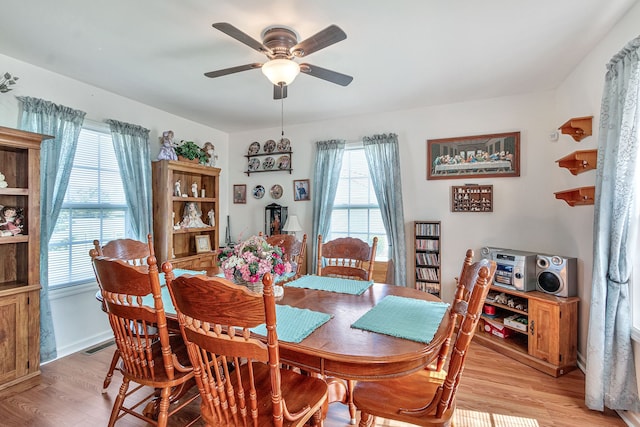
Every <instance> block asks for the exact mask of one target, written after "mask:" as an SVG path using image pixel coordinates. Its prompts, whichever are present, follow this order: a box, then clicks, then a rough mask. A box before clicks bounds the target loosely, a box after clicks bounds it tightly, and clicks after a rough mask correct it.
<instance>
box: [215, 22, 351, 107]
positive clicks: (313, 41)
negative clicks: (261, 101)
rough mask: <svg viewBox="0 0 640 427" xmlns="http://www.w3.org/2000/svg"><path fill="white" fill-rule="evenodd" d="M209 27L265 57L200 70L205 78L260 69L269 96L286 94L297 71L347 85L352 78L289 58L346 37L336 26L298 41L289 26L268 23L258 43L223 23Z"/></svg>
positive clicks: (308, 52) (280, 97)
mask: <svg viewBox="0 0 640 427" xmlns="http://www.w3.org/2000/svg"><path fill="white" fill-rule="evenodd" d="M213 28H216V29H218V30H220V31H222V32H223V33H225V34H226V35H228V36H230V37H233V38H234V39H236V40H238V41H239V42H241V43H244V44H246V45H247V46H249V47H250V48H252V49H255V50H257V51H258V52H260V53H263V54H265V55H266V56H267V58H269V60H268V61H267V62H265V63H259V62H254V63H252V64H245V65H239V66H237V67H231V68H225V69H222V70H217V71H209V72H208V73H204V75H205V76H207V77H211V78H214V77H221V76H226V75H227V74H233V73H238V72H240V71H247V70H253V69H256V68H261V69H262V72H263V73H264V74H265V75H266V76H267V78H268V79H269V80H270V81H271V82H272V83H273V85H274V88H273V99H282V98H286V97H287V86H288V85H289V84H290V83H291V82H292V81H293V80H294V79H295V78H296V76H297V75H298V73H304V74H308V75H310V76H313V77H317V78H319V79H322V80H326V81H328V82H331V83H335V84H338V85H341V86H347V85H348V84H349V83H351V81H352V80H353V77H351V76H348V75H346V74H342V73H338V72H336V71H332V70H328V69H326V68H322V67H318V66H316V65H311V64H308V63H302V64H298V63H297V62H295V61H294V60H293V58H302V57H305V56H309V55H311V54H312V53H314V52H317V51H319V50H320V49H324V48H325V47H327V46H331V45H332V44H334V43H337V42H339V41H342V40H344V39H346V38H347V35H346V34H345V32H344V31H342V30H341V29H340V27H338V26H337V25H330V26H328V27H327V28H325V29H324V30H322V31H320V32H318V33H317V34H315V35H313V36H311V37H309V38H307V39H305V40H302V41H301V42H298V36H297V35H296V33H295V32H294V31H293V30H291V29H290V28H286V27H284V26H281V25H279V26H272V27H268V28H267V29H265V30H264V31H263V32H262V43H260V42H259V41H257V40H256V39H254V38H253V37H251V36H249V35H247V34H246V33H244V32H242V31H241V30H239V29H238V28H236V27H234V26H233V25H231V24H229V23H227V22H218V23H215V24H213Z"/></svg>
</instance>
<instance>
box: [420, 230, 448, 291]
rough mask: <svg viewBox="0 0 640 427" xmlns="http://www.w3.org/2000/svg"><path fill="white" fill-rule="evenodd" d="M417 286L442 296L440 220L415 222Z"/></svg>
mask: <svg viewBox="0 0 640 427" xmlns="http://www.w3.org/2000/svg"><path fill="white" fill-rule="evenodd" d="M413 232H414V233H413V241H414V252H415V258H414V260H415V288H416V289H419V290H421V291H424V292H429V293H431V294H434V295H437V296H440V277H441V275H440V260H441V255H442V254H441V253H440V250H441V248H440V221H415V222H414V223H413Z"/></svg>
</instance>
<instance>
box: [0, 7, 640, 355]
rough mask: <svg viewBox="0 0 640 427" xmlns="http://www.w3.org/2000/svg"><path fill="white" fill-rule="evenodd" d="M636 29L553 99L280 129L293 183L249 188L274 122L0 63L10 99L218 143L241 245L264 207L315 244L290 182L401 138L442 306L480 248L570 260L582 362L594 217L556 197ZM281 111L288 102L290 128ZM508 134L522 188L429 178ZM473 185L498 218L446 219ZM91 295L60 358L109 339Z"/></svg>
mask: <svg viewBox="0 0 640 427" xmlns="http://www.w3.org/2000/svg"><path fill="white" fill-rule="evenodd" d="M637 22H640V6H635V7H634V8H633V9H632V10H631V11H630V12H629V13H628V14H627V16H626V17H625V18H623V19H622V20H621V22H620V23H619V24H618V25H617V26H616V27H615V28H614V29H613V31H612V32H611V33H610V34H609V35H608V36H607V37H606V38H605V39H604V40H603V41H602V42H601V43H600V44H599V45H598V46H597V48H596V49H594V51H593V52H592V53H591V54H590V55H588V57H587V58H585V60H584V61H583V63H582V64H580V66H579V67H578V68H577V69H576V70H575V71H574V72H573V73H572V74H571V75H570V76H568V78H567V80H566V81H565V83H564V84H563V85H562V86H561V87H560V88H559V89H558V90H557V91H550V92H545V93H535V94H523V95H519V96H512V97H505V98H498V99H488V100H482V101H474V102H467V103H460V104H451V105H441V106H436V107H428V108H421V109H415V110H408V111H396V112H389V113H386V114H377V115H367V116H359V117H351V118H348V119H341V120H333V121H326V122H316V123H309V124H306V125H298V126H287V125H286V124H285V136H286V137H288V138H289V139H291V141H292V149H293V151H294V153H293V156H292V166H293V173H292V174H288V173H286V172H274V173H259V174H253V175H251V176H250V177H248V176H247V175H246V174H244V171H245V170H246V167H247V160H246V157H244V155H245V154H246V152H247V149H248V147H249V144H250V143H251V142H252V141H259V142H260V143H261V144H262V143H263V142H264V141H266V140H267V139H275V140H277V139H279V137H280V124H279V123H274V127H273V128H271V129H262V130H258V131H252V132H243V133H235V134H232V135H230V136H227V135H225V134H224V133H222V132H219V131H216V130H215V129H210V128H207V127H204V126H202V125H198V124H196V123H193V122H190V121H189V120H186V119H182V118H179V117H176V116H173V115H170V114H167V113H164V112H162V111H160V110H158V109H156V108H152V107H148V106H144V105H141V104H139V103H136V102H133V101H131V100H128V99H126V98H123V97H120V96H118V95H114V94H110V93H107V92H104V91H102V90H100V89H98V88H95V87H91V86H87V85H85V84H83V83H80V82H76V81H72V80H69V79H66V78H64V77H61V76H59V75H56V74H53V73H50V72H48V71H46V70H43V69H40V68H37V67H33V66H31V65H28V64H25V63H22V62H19V61H15V60H13V59H12V58H8V57H4V56H1V55H0V60H2V62H3V63H4V67H5V68H6V70H7V71H10V72H11V73H13V74H15V75H18V76H20V81H19V84H18V85H16V90H15V91H14V92H13V94H16V95H29V96H35V97H39V98H44V99H48V100H50V101H53V102H56V103H60V104H64V105H67V106H70V107H73V108H78V109H81V110H84V111H87V113H88V114H87V118H89V119H93V120H97V121H100V120H102V119H105V118H114V119H118V120H123V121H127V122H131V123H137V124H140V125H142V126H145V127H147V128H149V129H151V130H152V131H151V139H152V141H157V136H158V135H159V134H160V133H161V132H162V131H163V130H166V129H173V130H174V132H175V133H176V138H177V139H193V140H195V141H196V142H198V143H200V144H202V143H203V142H204V141H212V142H214V144H215V145H216V148H217V151H218V154H219V156H220V159H219V160H220V163H219V166H220V167H221V168H222V171H223V173H222V177H221V196H222V197H221V199H222V201H223V203H222V206H221V208H222V209H221V212H220V220H221V222H223V224H224V221H226V215H227V214H229V215H230V217H231V229H232V238H233V239H234V240H237V239H238V238H239V236H241V237H246V236H248V235H251V234H254V233H256V232H258V231H261V230H263V228H264V207H265V206H266V205H267V204H269V203H273V202H277V203H279V204H281V205H284V206H288V207H289V214H290V215H291V214H296V215H298V217H299V219H300V221H301V223H302V226H303V228H304V229H305V232H306V233H307V234H309V238H308V240H309V241H310V242H311V244H312V243H313V242H314V236H310V233H311V216H312V202H308V201H305V202H294V201H293V196H292V194H293V180H294V179H312V173H313V161H314V148H315V147H314V143H315V142H316V141H319V140H325V139H333V138H341V139H346V140H347V141H356V140H359V139H360V138H362V137H363V136H367V135H373V134H376V133H388V132H395V133H397V134H398V138H399V141H400V147H401V148H400V157H401V160H400V161H401V164H400V167H401V172H402V181H403V187H404V190H403V193H404V205H405V206H404V214H405V221H406V226H405V230H406V234H407V242H406V243H407V247H408V248H409V251H408V252H409V260H408V266H412V265H413V260H412V256H411V248H412V236H413V230H412V225H411V222H412V221H414V220H439V221H442V253H443V260H442V262H443V264H442V275H443V297H444V298H445V299H447V300H449V299H451V298H452V292H453V287H454V277H455V276H456V275H457V274H458V271H459V268H460V262H461V259H462V257H463V254H464V251H465V250H466V249H467V248H472V249H474V250H476V251H478V250H479V249H480V248H481V247H482V246H485V245H494V246H501V247H510V248H514V249H523V250H531V251H540V252H551V253H557V254H562V255H567V256H575V257H577V258H578V259H579V260H580V261H579V264H578V270H579V275H578V277H579V285H578V289H579V291H578V293H579V296H580V297H581V298H582V303H581V304H580V326H579V327H580V331H579V351H580V352H581V353H582V352H583V349H584V348H585V345H586V331H587V321H588V300H589V296H590V292H589V288H590V280H591V263H592V255H591V251H592V223H593V206H578V207H573V208H571V207H569V206H568V205H567V204H566V203H565V202H564V201H561V200H557V199H555V197H554V194H553V193H554V192H556V191H560V190H564V189H569V188H574V187H579V186H583V185H593V182H594V172H587V173H585V174H582V175H579V176H573V175H571V174H570V173H569V172H568V171H566V170H564V169H560V168H559V167H558V166H557V164H556V160H557V159H559V158H561V157H563V156H564V155H566V154H568V153H570V152H572V151H574V150H576V149H585V148H595V147H596V145H597V124H598V115H599V103H600V96H601V91H602V82H603V79H604V73H605V69H604V65H605V64H606V62H608V60H609V58H610V57H611V56H612V55H613V54H614V53H616V52H617V51H618V50H619V49H620V48H621V47H622V46H623V45H624V44H625V43H626V42H627V41H629V40H630V39H632V38H633V37H635V36H636V35H637V25H635V23H637ZM390 90H391V89H390ZM380 102H382V103H384V97H381V99H380ZM286 109H287V106H286V100H285V123H286ZM584 115H593V116H594V136H591V137H588V138H586V139H584V140H583V141H582V142H580V143H575V142H574V141H573V139H571V138H570V137H569V136H567V135H561V136H560V138H559V140H558V141H557V142H551V141H550V140H549V137H548V136H549V134H550V133H551V132H552V131H554V130H555V129H557V128H558V127H559V126H560V125H561V124H562V123H564V122H565V121H566V120H567V119H569V118H571V117H576V116H584ZM16 123H17V102H16V101H15V99H13V97H11V96H7V95H6V94H5V95H3V96H0V125H4V126H9V127H15V126H16ZM508 131H520V132H521V147H520V149H521V153H520V157H521V165H520V177H517V178H485V179H459V180H436V181H429V180H427V179H426V140H427V139H433V138H444V137H455V136H464V135H478V134H484V133H497V132H508ZM158 150H159V146H157V149H156V150H155V151H154V153H153V156H154V157H155V155H156V153H157V152H158ZM467 182H472V183H478V184H492V185H493V186H494V209H493V212H491V213H451V212H450V188H451V186H453V185H460V184H463V183H467ZM233 184H246V185H247V193H248V194H247V204H242V205H240V204H237V205H236V204H231V203H230V202H229V200H230V199H231V189H232V186H233ZM258 184H261V185H263V186H264V187H265V188H266V189H267V191H268V190H269V188H271V186H272V185H274V184H280V185H282V186H283V188H284V189H285V193H284V196H283V197H282V198H281V199H279V200H277V201H274V200H273V199H271V198H270V196H269V194H268V193H267V195H266V196H265V197H264V198H263V199H261V200H255V199H253V197H252V196H251V193H250V191H251V189H252V188H253V187H254V186H255V185H258ZM314 194H315V188H313V187H312V188H311V199H312V200H313V198H314ZM222 231H223V232H224V229H223V230H222ZM222 234H224V233H222ZM409 277H411V275H409ZM94 294H95V288H91V290H90V291H87V292H84V293H83V294H82V295H81V296H66V297H64V298H57V299H56V297H55V296H54V299H53V301H52V307H53V311H54V316H55V317H56V320H55V324H56V334H57V338H58V347H59V349H60V353H61V354H66V353H68V352H69V351H73V350H74V349H76V348H79V347H81V346H83V345H85V344H86V343H87V341H88V340H90V339H89V338H87V337H96V339H98V337H101V336H103V335H104V334H105V331H106V332H108V328H107V327H106V322H105V321H104V320H105V319H104V315H103V314H102V313H101V312H100V311H99V310H98V307H97V304H96V302H95V300H94ZM80 307H90V308H89V309H88V310H87V313H79V314H82V319H80V318H79V317H77V316H75V314H78V312H80V311H81V309H80ZM94 308H95V310H94ZM85 316H93V319H92V321H93V322H95V324H94V323H92V322H91V321H87V320H86V317H85ZM76 318H77V320H76ZM81 323H85V330H80V329H79V328H78V327H77V325H78V324H81ZM107 336H108V333H107Z"/></svg>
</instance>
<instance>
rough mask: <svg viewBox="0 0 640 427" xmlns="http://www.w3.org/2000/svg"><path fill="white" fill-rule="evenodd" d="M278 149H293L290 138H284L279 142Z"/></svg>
mask: <svg viewBox="0 0 640 427" xmlns="http://www.w3.org/2000/svg"><path fill="white" fill-rule="evenodd" d="M278 151H291V141H289V138H282V139H281V140H280V142H278Z"/></svg>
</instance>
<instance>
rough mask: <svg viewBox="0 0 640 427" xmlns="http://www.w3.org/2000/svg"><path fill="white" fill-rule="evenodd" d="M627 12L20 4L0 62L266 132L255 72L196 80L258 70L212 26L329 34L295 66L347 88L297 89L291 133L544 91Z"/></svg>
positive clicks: (301, 82) (427, 1)
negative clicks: (344, 79) (326, 42)
mask: <svg viewBox="0 0 640 427" xmlns="http://www.w3.org/2000/svg"><path fill="white" fill-rule="evenodd" d="M635 3H636V0H536V1H533V0H530V1H514V0H449V1H445V0H396V1H394V2H392V1H388V0H322V1H318V0H315V1H313V0H298V1H295V0H272V1H265V0H236V1H212V0H180V1H170V0H133V1H132V0H110V1H81V0H55V1H51V0H29V1H26V0H23V1H14V2H11V3H10V4H6V5H5V6H4V7H3V8H2V13H0V53H2V54H5V55H7V56H10V57H13V58H16V59H19V60H22V61H24V62H28V63H31V64H34V65H36V66H39V67H42V68H46V69H48V70H51V71H53V72H56V73H59V74H62V75H65V76H68V77H71V78H73V79H76V80H79V81H82V82H85V83H88V84H91V85H94V86H97V87H100V88H102V89H105V90H108V91H110V92H114V93H117V94H119V95H122V96H125V97H127V98H130V99H134V100H137V101H139V102H142V103H145V104H148V105H151V106H154V107H156V108H159V109H162V110H165V111H167V112H170V113H173V114H176V115H178V116H182V117H185V118H188V119H191V120H193V121H196V122H199V123H202V124H205V125H208V126H211V127H214V128H216V129H219V130H222V131H225V132H230V133H231V132H237V131H242V130H247V129H259V128H269V127H279V125H280V113H281V104H280V101H274V100H273V90H272V85H271V84H270V83H269V81H268V80H267V79H266V77H264V76H263V75H262V73H261V72H260V71H259V70H251V71H244V72H241V73H237V74H232V75H228V76H224V77H219V78H216V79H209V78H206V77H204V75H203V73H205V72H207V71H212V70H217V69H221V68H227V67H233V66H236V65H243V64H248V63H252V62H264V60H265V57H264V56H263V55H262V54H260V53H258V52H256V51H255V50H253V49H251V48H249V47H248V46H246V45H244V44H241V43H240V42H238V41H236V40H234V39H232V38H230V37H229V36H227V35H225V34H223V33H221V32H220V31H218V30H216V29H214V28H212V27H211V24H212V23H214V22H229V23H231V24H232V25H234V26H236V27H237V28H239V29H240V30H242V31H244V32H245V33H247V34H248V35H250V36H252V37H253V38H255V39H257V40H260V36H261V33H262V30H263V29H265V28H266V27H268V26H272V25H274V24H281V25H285V26H288V27H291V28H293V29H295V31H296V32H297V33H298V35H299V40H302V39H306V38H307V37H309V36H311V35H313V34H315V33H316V32H318V31H320V30H322V29H324V28H325V27H327V26H328V25H330V24H336V25H338V26H339V27H341V28H342V29H343V30H344V31H345V32H346V33H347V39H346V40H344V41H342V42H339V43H337V44H335V45H332V46H329V47H327V48H326V49H323V50H320V51H318V52H316V53H313V54H312V55H309V56H308V57H305V58H304V62H309V63H311V64H314V65H318V66H320V67H324V68H329V69H332V70H335V71H338V72H341V73H344V74H349V75H352V76H353V77H354V80H353V82H352V83H351V84H350V85H349V86H347V87H342V86H338V85H335V84H332V83H329V82H327V81H324V80H320V79H317V78H314V77H311V76H309V75H304V74H301V75H300V76H298V78H297V79H296V80H295V81H294V82H293V83H292V84H291V86H290V87H289V96H288V98H287V99H286V100H285V101H284V115H285V124H286V125H291V124H297V123H305V122H312V121H317V120H324V119H332V118H337V117H345V116H352V115H359V114H367V113H374V112H384V111H394V110H402V109H409V108H414V107H420V106H426V105H437V104H446V103H453V102H462V101H468V100H473V99H482V98H490V97H498V96H506V95H512V94H518V93H526V92H535V91H542V90H549V89H553V88H555V87H557V86H558V85H559V84H560V83H561V82H562V80H563V79H564V78H565V77H566V76H567V75H568V74H569V73H570V72H571V71H572V70H573V69H574V67H576V65H577V64H578V63H579V62H580V60H581V59H582V58H583V57H584V56H585V55H586V54H587V53H588V52H589V51H590V50H591V49H592V48H593V46H594V45H595V44H596V43H597V42H598V41H599V40H600V39H601V38H602V37H603V36H604V35H605V34H606V33H607V31H609V29H610V28H611V27H612V26H613V25H614V24H615V23H616V22H617V21H618V19H619V18H620V17H621V16H623V15H624V13H625V12H626V11H627V10H628V9H629V8H630V7H632V6H633V5H634V4H635ZM298 62H300V61H298ZM0 71H2V72H4V71H9V72H10V71H11V70H0ZM603 71H604V64H603ZM20 83H21V84H23V85H27V84H28V82H22V81H21V82H20ZM36 95H37V94H33V96H36Z"/></svg>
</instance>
